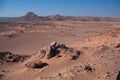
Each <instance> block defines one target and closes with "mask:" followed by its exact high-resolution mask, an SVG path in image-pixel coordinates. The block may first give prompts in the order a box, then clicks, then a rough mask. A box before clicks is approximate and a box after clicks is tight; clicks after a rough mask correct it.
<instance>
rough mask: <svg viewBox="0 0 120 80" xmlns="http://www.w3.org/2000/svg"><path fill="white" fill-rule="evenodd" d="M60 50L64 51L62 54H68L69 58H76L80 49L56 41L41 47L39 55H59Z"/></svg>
mask: <svg viewBox="0 0 120 80" xmlns="http://www.w3.org/2000/svg"><path fill="white" fill-rule="evenodd" d="M62 51H65V53H64V54H66V55H69V56H70V57H71V60H76V59H77V58H78V57H79V55H80V51H78V50H75V49H73V48H69V47H66V45H65V44H58V43H57V42H52V43H51V44H50V45H49V46H46V47H44V48H42V49H41V50H40V51H39V55H40V58H47V59H50V58H52V57H54V56H57V55H60V54H61V52H62Z"/></svg>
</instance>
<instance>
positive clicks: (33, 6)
mask: <svg viewBox="0 0 120 80" xmlns="http://www.w3.org/2000/svg"><path fill="white" fill-rule="evenodd" d="M27 12H35V13H36V14H37V15H39V16H46V15H54V14H61V15H65V16H103V17H105V16H106V17H120V0H0V17H18V16H23V15H25V14H26V13H27Z"/></svg>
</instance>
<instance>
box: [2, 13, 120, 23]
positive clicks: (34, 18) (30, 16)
mask: <svg viewBox="0 0 120 80" xmlns="http://www.w3.org/2000/svg"><path fill="white" fill-rule="evenodd" d="M0 21H19V22H21V21H109V22H115V21H117V22H120V18H110V17H89V16H88V17H80V16H78V17H76V16H62V15H59V14H57V15H50V16H38V15H36V14H35V13H33V12H28V13H27V14H26V15H25V16H22V17H14V18H9V17H0Z"/></svg>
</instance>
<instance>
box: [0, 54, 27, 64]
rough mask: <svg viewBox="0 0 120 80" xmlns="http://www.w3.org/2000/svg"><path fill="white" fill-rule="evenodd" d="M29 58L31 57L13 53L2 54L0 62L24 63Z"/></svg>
mask: <svg viewBox="0 0 120 80" xmlns="http://www.w3.org/2000/svg"><path fill="white" fill-rule="evenodd" d="M27 57H29V56H27V55H17V54H12V53H11V52H0V61H5V62H19V61H24V60H25V59H26V58H27Z"/></svg>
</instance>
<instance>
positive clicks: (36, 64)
mask: <svg viewBox="0 0 120 80" xmlns="http://www.w3.org/2000/svg"><path fill="white" fill-rule="evenodd" d="M47 65H48V64H47V63H44V62H42V61H31V62H28V63H26V64H25V66H26V67H28V68H43V67H44V66H47Z"/></svg>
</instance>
